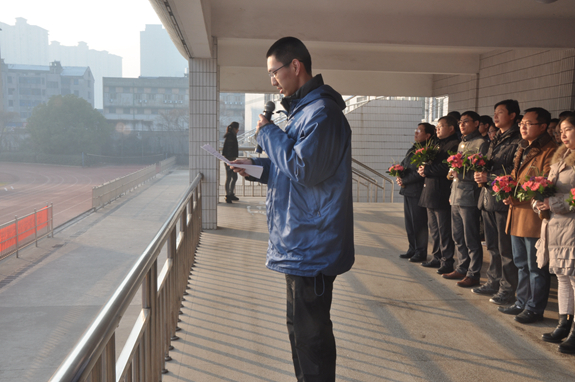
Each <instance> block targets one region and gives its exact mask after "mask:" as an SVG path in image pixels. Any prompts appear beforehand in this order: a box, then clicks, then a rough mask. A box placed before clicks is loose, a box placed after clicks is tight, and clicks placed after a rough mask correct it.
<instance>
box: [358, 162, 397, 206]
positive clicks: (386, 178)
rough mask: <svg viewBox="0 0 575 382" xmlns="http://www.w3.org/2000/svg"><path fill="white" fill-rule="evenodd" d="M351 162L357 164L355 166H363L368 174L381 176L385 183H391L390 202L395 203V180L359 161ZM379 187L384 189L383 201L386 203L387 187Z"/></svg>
mask: <svg viewBox="0 0 575 382" xmlns="http://www.w3.org/2000/svg"><path fill="white" fill-rule="evenodd" d="M351 161H352V163H355V164H357V165H358V166H361V167H362V168H364V169H366V170H367V171H368V172H370V173H372V174H374V175H376V176H379V177H380V178H381V179H383V181H384V182H388V183H390V184H391V197H390V202H391V203H393V196H394V193H395V183H394V182H393V180H392V179H390V178H389V177H387V176H385V175H383V174H382V173H380V172H379V171H376V170H374V169H373V168H371V167H369V166H368V165H366V164H364V163H362V162H360V161H358V160H357V159H354V158H351ZM355 171H357V172H360V171H359V170H355ZM366 177H368V178H369V176H368V175H366ZM371 179H373V178H371ZM375 183H376V184H377V182H375ZM378 187H379V188H382V189H383V190H384V194H383V201H385V186H379V185H378Z"/></svg>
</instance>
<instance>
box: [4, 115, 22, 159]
mask: <svg viewBox="0 0 575 382" xmlns="http://www.w3.org/2000/svg"><path fill="white" fill-rule="evenodd" d="M18 117H19V115H18V113H15V112H12V111H0V151H1V150H2V149H3V148H4V145H5V143H4V139H5V138H6V135H7V133H8V124H9V123H10V122H17V121H18V120H19V118H18Z"/></svg>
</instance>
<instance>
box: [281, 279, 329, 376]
mask: <svg viewBox="0 0 575 382" xmlns="http://www.w3.org/2000/svg"><path fill="white" fill-rule="evenodd" d="M334 280H335V276H324V275H322V274H319V275H317V276H316V277H302V276H294V275H286V284H287V329H288V334H289V340H290V343H291V349H292V358H293V364H294V368H295V374H296V377H297V380H298V382H332V381H335V359H336V350H335V338H334V336H333V325H332V322H331V318H330V313H329V311H330V309H331V298H332V291H333V282H334Z"/></svg>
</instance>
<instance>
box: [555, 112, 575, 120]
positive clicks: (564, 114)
mask: <svg viewBox="0 0 575 382" xmlns="http://www.w3.org/2000/svg"><path fill="white" fill-rule="evenodd" d="M570 115H575V111H573V110H565V111H562V112H561V114H559V119H561V118H563V117H568V116H570Z"/></svg>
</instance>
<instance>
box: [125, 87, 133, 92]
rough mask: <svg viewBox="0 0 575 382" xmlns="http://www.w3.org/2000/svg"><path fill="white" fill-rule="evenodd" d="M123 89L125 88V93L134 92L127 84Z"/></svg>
mask: <svg viewBox="0 0 575 382" xmlns="http://www.w3.org/2000/svg"><path fill="white" fill-rule="evenodd" d="M123 90H124V93H131V92H132V89H131V88H129V87H126V86H124V89H123Z"/></svg>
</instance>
